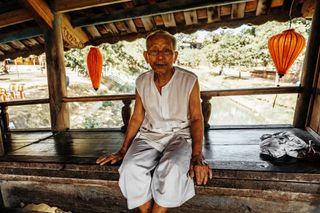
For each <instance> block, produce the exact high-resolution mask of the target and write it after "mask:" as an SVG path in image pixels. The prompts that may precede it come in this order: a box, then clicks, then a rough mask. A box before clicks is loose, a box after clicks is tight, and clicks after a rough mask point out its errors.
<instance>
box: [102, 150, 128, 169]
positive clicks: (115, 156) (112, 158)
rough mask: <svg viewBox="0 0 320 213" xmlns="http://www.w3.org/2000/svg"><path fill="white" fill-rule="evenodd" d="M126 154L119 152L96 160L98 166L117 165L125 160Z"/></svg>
mask: <svg viewBox="0 0 320 213" xmlns="http://www.w3.org/2000/svg"><path fill="white" fill-rule="evenodd" d="M125 154H126V152H124V151H122V150H119V151H118V152H116V153H112V154H110V155H108V156H105V155H101V156H100V157H99V158H98V159H97V160H96V164H100V166H102V165H104V164H106V163H109V162H110V164H115V163H116V162H118V161H120V160H122V159H123V158H124V155H125Z"/></svg>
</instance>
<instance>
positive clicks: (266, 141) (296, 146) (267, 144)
mask: <svg viewBox="0 0 320 213" xmlns="http://www.w3.org/2000/svg"><path fill="white" fill-rule="evenodd" d="M260 139H261V142H260V150H261V153H262V154H265V155H270V156H272V157H275V158H280V157H282V156H284V155H288V156H291V157H294V158H303V157H305V154H306V151H307V149H308V148H309V145H308V144H307V143H306V142H305V141H303V140H302V139H300V138H299V137H297V136H295V135H294V134H292V133H291V132H287V131H282V132H277V133H274V134H264V135H262V136H261V137H260Z"/></svg>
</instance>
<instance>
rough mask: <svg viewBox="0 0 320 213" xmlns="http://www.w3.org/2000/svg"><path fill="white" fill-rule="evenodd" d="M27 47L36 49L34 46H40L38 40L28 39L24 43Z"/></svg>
mask: <svg viewBox="0 0 320 213" xmlns="http://www.w3.org/2000/svg"><path fill="white" fill-rule="evenodd" d="M22 42H23V43H24V44H25V45H27V46H28V47H34V46H38V45H40V44H39V43H38V42H37V40H35V39H32V38H28V39H25V40H23V41H22Z"/></svg>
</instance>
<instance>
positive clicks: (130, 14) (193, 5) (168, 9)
mask: <svg viewBox="0 0 320 213" xmlns="http://www.w3.org/2000/svg"><path fill="white" fill-rule="evenodd" d="M247 1H252V0H232V1H230V0H216V1H214V2H213V1H207V0H175V1H166V2H160V3H157V4H152V5H144V6H138V7H134V8H127V9H124V10H119V11H116V13H114V14H105V15H103V16H100V15H99V17H90V19H88V18H87V17H80V18H79V19H75V20H72V22H71V23H72V26H74V27H83V26H88V25H100V24H105V23H110V22H117V21H123V20H128V19H133V18H140V17H144V16H156V15H163V14H168V13H175V12H179V11H185V10H195V9H200V8H205V7H209V6H217V5H226V4H228V5H230V4H232V3H241V2H247Z"/></svg>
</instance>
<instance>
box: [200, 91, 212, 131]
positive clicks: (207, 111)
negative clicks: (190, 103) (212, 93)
mask: <svg viewBox="0 0 320 213" xmlns="http://www.w3.org/2000/svg"><path fill="white" fill-rule="evenodd" d="M201 99H202V102H201V106H202V114H203V124H204V129H205V130H206V131H207V130H209V128H210V124H209V120H210V116H211V103H210V99H211V97H207V96H203V97H201Z"/></svg>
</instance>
